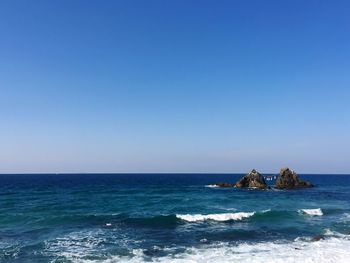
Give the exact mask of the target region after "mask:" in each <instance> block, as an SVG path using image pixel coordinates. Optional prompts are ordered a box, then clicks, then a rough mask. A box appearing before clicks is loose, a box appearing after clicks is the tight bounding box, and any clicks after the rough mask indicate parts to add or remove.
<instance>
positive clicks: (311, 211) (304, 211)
mask: <svg viewBox="0 0 350 263" xmlns="http://www.w3.org/2000/svg"><path fill="white" fill-rule="evenodd" d="M298 212H299V213H301V214H307V215H310V216H323V212H322V210H321V208H316V209H300V210H298Z"/></svg>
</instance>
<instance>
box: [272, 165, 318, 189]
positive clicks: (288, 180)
mask: <svg viewBox="0 0 350 263" xmlns="http://www.w3.org/2000/svg"><path fill="white" fill-rule="evenodd" d="M313 186H314V185H313V184H311V183H310V182H306V181H302V180H301V179H300V178H299V176H298V174H297V173H296V172H294V171H293V170H291V169H289V168H282V169H281V171H280V174H279V176H278V177H277V180H276V185H275V188H277V189H294V188H308V187H313Z"/></svg>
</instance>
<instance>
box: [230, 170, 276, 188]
mask: <svg viewBox="0 0 350 263" xmlns="http://www.w3.org/2000/svg"><path fill="white" fill-rule="evenodd" d="M236 187H237V188H244V187H251V188H259V189H267V188H269V186H268V185H267V184H266V182H265V179H264V177H263V176H262V175H261V174H260V173H259V172H258V171H256V170H255V169H253V170H252V171H251V172H250V173H249V174H247V175H245V176H243V177H242V178H241V179H240V180H239V181H238V182H237V183H236Z"/></svg>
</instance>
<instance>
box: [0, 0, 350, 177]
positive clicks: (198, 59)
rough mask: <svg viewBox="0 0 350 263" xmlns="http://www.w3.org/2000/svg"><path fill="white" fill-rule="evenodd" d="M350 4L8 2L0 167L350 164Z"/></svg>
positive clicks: (1, 33) (2, 14) (308, 169)
mask: <svg viewBox="0 0 350 263" xmlns="http://www.w3.org/2000/svg"><path fill="white" fill-rule="evenodd" d="M349 14H350V3H349V1H304V0H303V1H296V0H293V1H279V0H278V1H277V0H276V1H249V0H248V1H243V0H242V1H199V0H198V1H189V0H184V1H180V0H176V1H161V0H159V1H153V0H151V1H133V0H132V1H129V0H125V1H71V0H69V1H68V0H67V1H46V0H45V1H39V0H36V1H16V0H3V1H0V123H1V125H0V173H16V172H247V171H248V170H249V169H251V168H256V169H259V170H261V171H262V172H276V171H278V170H279V168H281V167H282V166H291V167H292V168H294V169H295V170H297V171H299V172H304V173H318V172H322V173H330V172H331V173H349V172H350V103H349V102H350V15H349Z"/></svg>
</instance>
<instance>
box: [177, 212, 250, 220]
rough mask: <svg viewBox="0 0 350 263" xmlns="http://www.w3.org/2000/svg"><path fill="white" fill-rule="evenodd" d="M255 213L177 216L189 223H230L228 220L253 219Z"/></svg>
mask: <svg viewBox="0 0 350 263" xmlns="http://www.w3.org/2000/svg"><path fill="white" fill-rule="evenodd" d="M254 214H255V212H238V213H224V214H209V215H202V214H194V215H190V214H187V215H176V217H177V218H180V219H182V220H185V221H188V222H197V221H205V220H214V221H228V220H242V219H243V218H247V217H251V216H252V215H254Z"/></svg>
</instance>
